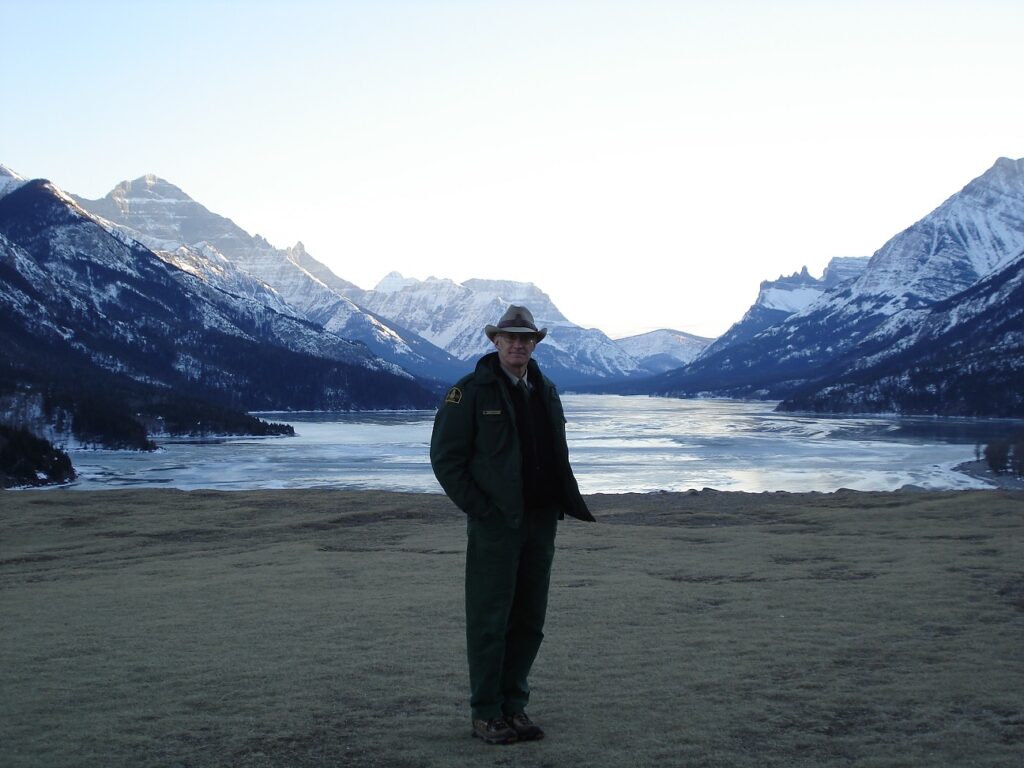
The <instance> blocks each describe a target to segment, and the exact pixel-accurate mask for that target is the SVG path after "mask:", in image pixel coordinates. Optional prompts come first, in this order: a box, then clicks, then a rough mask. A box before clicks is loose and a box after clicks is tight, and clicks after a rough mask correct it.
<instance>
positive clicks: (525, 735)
mask: <svg viewBox="0 0 1024 768" xmlns="http://www.w3.org/2000/svg"><path fill="white" fill-rule="evenodd" d="M505 722H506V723H508V725H509V727H510V728H511V729H512V730H513V731H515V732H516V738H517V739H518V740H519V741H536V740H537V739H543V738H544V729H543V728H541V727H540V726H539V725H537V724H536V723H535V722H533V720H531V719H530V717H529V715H527V714H526V713H525V712H513V713H512V714H510V715H505Z"/></svg>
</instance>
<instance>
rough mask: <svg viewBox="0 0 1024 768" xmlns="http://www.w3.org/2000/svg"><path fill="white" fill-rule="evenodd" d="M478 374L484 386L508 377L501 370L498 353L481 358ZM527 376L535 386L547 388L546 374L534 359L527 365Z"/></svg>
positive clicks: (477, 369)
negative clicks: (502, 377) (500, 377)
mask: <svg viewBox="0 0 1024 768" xmlns="http://www.w3.org/2000/svg"><path fill="white" fill-rule="evenodd" d="M476 373H477V376H479V378H480V382H481V383H483V384H489V383H492V382H497V381H500V379H499V378H498V377H499V376H505V377H506V378H507V376H506V374H505V372H504V371H503V370H501V363H500V362H499V361H498V353H497V352H490V353H488V354H486V355H484V356H483V357H481V358H480V359H479V360H478V361H477V364H476ZM526 375H527V377H528V378H529V379H530V382H531V383H532V384H533V386H537V387H545V386H546V383H545V381H544V374H542V373H541V372H540V366H539V365H537V361H536V360H534V359H533V358H531V359H530V362H529V363H527V365H526Z"/></svg>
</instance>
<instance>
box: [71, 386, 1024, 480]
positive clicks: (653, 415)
mask: <svg viewBox="0 0 1024 768" xmlns="http://www.w3.org/2000/svg"><path fill="white" fill-rule="evenodd" d="M563 402H564V404H565V410H566V417H567V419H568V420H569V424H568V434H569V451H570V457H571V459H572V463H573V468H574V469H575V471H576V476H577V478H578V479H579V482H580V487H581V490H582V491H583V492H584V493H622V492H630V491H637V492H646V491H655V490H666V491H682V490H688V489H690V488H698V489H700V488H705V487H708V488H716V489H718V490H723V491H725V490H728V491H792V492H798V491H834V490H836V489H837V488H853V489H857V490H895V489H897V488H900V487H902V486H904V485H908V484H912V485H917V486H921V487H923V488H933V489H947V488H984V487H987V486H986V485H985V484H984V483H982V482H980V481H977V480H973V479H971V478H969V477H967V476H965V475H962V474H960V473H958V472H954V471H953V467H954V466H955V465H956V464H959V463H960V462H963V461H968V460H971V459H973V458H974V451H975V445H976V444H977V443H978V442H979V441H981V442H983V443H984V442H986V441H988V440H989V439H992V438H995V437H1000V436H1006V435H1007V433H1008V431H1009V430H1010V429H1012V428H1016V429H1018V430H1019V429H1020V428H1021V423H1020V422H1006V421H998V420H972V419H930V418H897V417H886V416H879V417H867V416H857V417H818V416H806V415H793V414H779V413H774V412H773V410H772V409H773V408H774V405H775V404H774V403H762V402H740V401H731V400H673V399H663V398H648V397H620V396H604V395H566V396H564V397H563ZM261 416H262V417H263V418H265V419H267V420H270V421H284V422H287V423H290V424H292V425H293V426H294V427H295V432H296V436H295V437H286V438H282V437H275V438H227V439H218V440H207V441H195V440H193V441H161V449H160V450H159V451H157V452H155V453H148V454H146V453H128V452H115V451H72V452H71V458H72V461H73V462H74V464H75V467H76V469H77V470H78V472H79V475H80V478H79V480H78V481H77V482H75V483H74V484H73V485H72V487H73V488H79V489H87V490H93V489H100V488H123V487H167V488H181V489H197V488H213V489H222V490H244V489H256V488H324V487H328V488H350V489H381V490H395V491H419V492H428V493H440V492H441V489H440V486H438V484H437V481H436V480H435V479H434V475H433V473H432V472H431V470H430V460H429V457H428V455H427V453H428V446H429V443H430V430H431V426H432V423H433V411H411V412H392V413H301V414H297V413H269V414H261Z"/></svg>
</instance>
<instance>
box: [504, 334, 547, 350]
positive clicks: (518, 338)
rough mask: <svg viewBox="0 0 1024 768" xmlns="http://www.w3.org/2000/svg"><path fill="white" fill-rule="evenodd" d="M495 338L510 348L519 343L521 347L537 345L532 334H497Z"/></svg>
mask: <svg viewBox="0 0 1024 768" xmlns="http://www.w3.org/2000/svg"><path fill="white" fill-rule="evenodd" d="M496 338H499V339H501V340H502V341H504V342H505V343H506V344H508V345H510V346H511V345H512V344H515V343H516V342H519V343H521V344H522V345H523V346H526V347H532V346H533V345H534V344H536V343H537V337H536V336H534V335H533V334H532V333H499V334H498V335H497V337H496Z"/></svg>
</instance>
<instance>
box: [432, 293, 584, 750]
mask: <svg viewBox="0 0 1024 768" xmlns="http://www.w3.org/2000/svg"><path fill="white" fill-rule="evenodd" d="M484 333H486V334H487V338H488V339H490V340H491V342H492V343H493V344H494V346H495V347H496V348H497V351H496V352H491V353H490V354H488V355H485V356H484V357H482V358H481V359H480V360H479V361H478V362H477V364H476V370H474V371H473V373H471V374H469V375H468V376H465V377H464V378H463V379H462V380H460V381H459V382H458V383H457V384H456V385H455V386H454V387H452V388H451V389H450V390H448V394H447V395H446V396H445V399H444V403H443V404H442V406H441V408H440V409H439V410H438V412H437V416H436V418H435V420H434V432H433V435H432V436H431V440H430V463H431V466H432V467H433V469H434V474H435V475H436V476H437V479H438V481H439V482H440V483H441V487H442V488H444V491H445V493H447V494H448V497H449V498H450V499H451V500H452V501H453V502H455V504H456V505H457V506H458V507H459V508H460V509H462V511H463V512H465V513H466V515H467V517H468V521H467V527H468V543H467V546H466V643H467V650H468V655H469V685H470V693H471V695H470V706H471V708H472V720H473V731H472V733H473V736H475V737H477V738H480V739H483V740H484V741H485V742H486V743H488V744H509V743H512V742H514V741H529V740H534V739H540V738H543V737H544V731H543V730H542V729H541V728H540V726H538V725H536V724H535V723H533V722H532V721H531V720H530V718H529V716H528V715H527V714H526V704H527V702H528V701H529V698H530V688H529V685H528V683H527V676H528V674H529V672H530V667H531V666H532V665H533V660H534V659H535V658H536V656H537V651H538V649H539V648H540V644H541V640H542V639H543V637H544V633H543V628H544V615H545V612H546V610H547V600H548V584H549V580H550V574H551V561H552V558H553V557H554V553H555V530H556V528H557V525H558V520H560V519H562V518H563V517H564V516H565V515H566V514H569V515H571V516H573V517H576V518H579V519H580V520H589V521H593V520H594V517H593V516H592V515H591V514H590V510H588V509H587V505H586V503H585V502H584V501H583V497H582V496H580V491H579V487H578V486H577V484H576V478H575V477H574V476H573V473H572V469H571V467H570V466H569V449H568V446H567V445H566V440H565V415H564V413H563V412H562V402H561V400H559V398H558V393H557V392H556V391H555V386H554V384H552V383H551V381H550V380H549V379H548V378H547V377H545V376H544V375H543V374H542V373H541V372H540V368H539V367H538V366H537V363H536V361H534V360H533V359H532V356H533V351H534V348H535V347H536V345H537V343H538V342H539V341H541V340H542V339H543V338H544V337H545V336H546V335H547V329H546V328H543V329H541V330H537V326H536V325H535V324H534V321H533V315H532V314H531V313H530V311H529V310H528V309H527V308H526V307H520V306H516V305H512V306H510V307H509V308H508V310H507V311H506V312H505V314H504V315H503V316H502V317H501V319H500V320H499V321H498V324H497V326H494V325H488V326H486V327H485V328H484Z"/></svg>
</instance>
